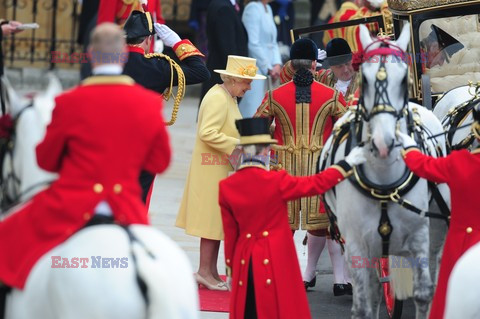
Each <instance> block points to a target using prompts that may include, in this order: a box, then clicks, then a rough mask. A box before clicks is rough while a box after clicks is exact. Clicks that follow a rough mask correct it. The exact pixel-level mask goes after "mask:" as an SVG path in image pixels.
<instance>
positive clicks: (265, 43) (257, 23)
mask: <svg viewBox="0 0 480 319" xmlns="http://www.w3.org/2000/svg"><path fill="white" fill-rule="evenodd" d="M269 2H271V0H259V1H251V2H250V3H248V4H247V5H246V6H245V8H244V10H243V16H242V22H243V25H244V26H245V29H246V30H247V34H248V55H249V56H250V57H252V58H255V59H256V60H257V66H258V74H262V75H270V76H271V78H272V81H275V80H276V79H277V78H278V77H279V76H280V71H281V64H282V60H281V58H280V52H279V50H278V44H277V27H276V26H275V22H274V20H273V14H272V9H271V8H270V6H269V5H268V3H269ZM266 85H267V83H266V81H253V82H252V89H251V90H250V91H248V92H247V93H246V94H245V96H244V97H243V98H242V100H241V101H240V105H239V107H240V112H241V113H242V117H244V118H247V117H252V116H253V114H255V112H256V111H257V108H258V107H259V106H260V104H261V102H262V99H263V97H264V96H265V92H266V90H267V88H266Z"/></svg>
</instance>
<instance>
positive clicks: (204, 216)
mask: <svg viewBox="0 0 480 319" xmlns="http://www.w3.org/2000/svg"><path fill="white" fill-rule="evenodd" d="M214 71H215V72H217V73H220V76H221V78H222V80H223V83H222V84H217V85H215V86H213V87H212V88H211V89H210V90H209V91H208V92H207V94H206V95H205V97H204V98H203V100H202V103H201V104H200V111H199V115H198V128H197V137H196V140H195V147H194V149H193V155H192V162H191V164H190V171H189V173H188V177H187V182H186V184H185V190H184V193H183V198H182V202H181V204H180V210H179V212H178V216H177V221H176V226H178V227H180V228H184V229H185V232H186V233H187V234H189V235H192V236H197V237H200V238H201V240H200V264H199V268H198V272H197V273H196V274H195V278H196V280H197V282H198V283H199V284H202V285H203V286H205V287H207V288H208V289H211V290H227V285H226V284H225V282H223V281H222V280H221V279H220V276H219V275H218V271H217V259H218V250H219V247H220V240H222V239H223V226H222V217H221V214H220V206H219V205H218V183H219V181H220V180H222V179H224V178H226V177H227V176H228V173H229V172H231V171H233V168H232V165H231V164H230V162H232V163H235V162H236V157H237V153H238V156H239V154H240V152H239V151H234V150H235V147H236V145H237V144H238V143H239V135H238V131H237V129H236V127H235V120H238V119H241V118H242V116H241V114H240V111H239V110H238V105H237V97H242V96H243V95H244V94H245V92H246V91H248V90H250V84H251V82H252V80H255V79H257V80H258V79H265V77H264V76H263V75H257V67H256V60H255V59H252V58H246V57H241V56H233V55H230V56H228V60H227V67H226V69H225V70H214Z"/></svg>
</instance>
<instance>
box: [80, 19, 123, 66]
mask: <svg viewBox="0 0 480 319" xmlns="http://www.w3.org/2000/svg"><path fill="white" fill-rule="evenodd" d="M88 51H89V53H90V54H91V64H92V66H93V67H95V66H98V65H102V64H120V65H123V64H125V62H126V61H127V59H128V51H127V47H126V43H125V33H124V32H123V30H122V29H121V28H120V27H119V26H118V25H116V24H115V23H110V22H105V23H102V24H99V25H98V26H96V27H95V29H93V31H92V34H91V36H90V46H89V50H88Z"/></svg>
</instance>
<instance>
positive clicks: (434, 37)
mask: <svg viewBox="0 0 480 319" xmlns="http://www.w3.org/2000/svg"><path fill="white" fill-rule="evenodd" d="M479 25H480V23H479V19H478V15H466V16H460V17H449V18H440V19H431V20H427V21H424V22H423V23H422V24H421V25H420V29H419V41H420V50H419V52H420V56H419V61H418V62H419V63H421V64H422V69H423V72H424V73H425V74H428V75H430V80H431V90H432V92H433V93H441V92H445V91H448V90H450V89H452V88H455V87H457V86H461V85H465V84H468V81H474V82H476V81H479V80H480V42H479V41H478V32H479V31H480V27H479Z"/></svg>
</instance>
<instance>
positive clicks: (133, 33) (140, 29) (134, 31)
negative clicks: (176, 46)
mask: <svg viewBox="0 0 480 319" xmlns="http://www.w3.org/2000/svg"><path fill="white" fill-rule="evenodd" d="M123 29H124V30H125V33H126V34H127V40H130V39H136V38H141V37H147V36H149V35H153V34H155V30H154V29H153V20H152V16H151V15H150V12H142V11H137V10H134V11H132V13H130V16H129V17H128V19H127V21H126V22H125V25H124V26H123Z"/></svg>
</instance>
